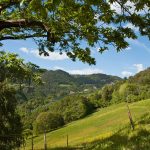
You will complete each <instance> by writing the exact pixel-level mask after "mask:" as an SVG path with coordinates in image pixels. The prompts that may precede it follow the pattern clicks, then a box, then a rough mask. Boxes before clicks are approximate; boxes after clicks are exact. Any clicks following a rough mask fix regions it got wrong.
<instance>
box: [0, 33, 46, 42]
mask: <svg viewBox="0 0 150 150" xmlns="http://www.w3.org/2000/svg"><path fill="white" fill-rule="evenodd" d="M34 37H47V35H37V34H33V35H27V36H16V37H15V36H3V37H0V41H3V40H23V39H27V38H34Z"/></svg>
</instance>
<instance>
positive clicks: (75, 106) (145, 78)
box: [18, 68, 150, 131]
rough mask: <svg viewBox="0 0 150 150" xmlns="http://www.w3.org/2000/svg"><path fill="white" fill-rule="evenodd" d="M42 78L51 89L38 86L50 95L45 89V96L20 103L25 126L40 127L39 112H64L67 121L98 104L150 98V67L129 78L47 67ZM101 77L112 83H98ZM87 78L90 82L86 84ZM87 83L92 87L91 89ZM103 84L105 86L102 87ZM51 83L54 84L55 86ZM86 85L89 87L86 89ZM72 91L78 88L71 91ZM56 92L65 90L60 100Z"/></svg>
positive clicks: (78, 116) (94, 108)
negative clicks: (76, 72)
mask: <svg viewBox="0 0 150 150" xmlns="http://www.w3.org/2000/svg"><path fill="white" fill-rule="evenodd" d="M42 78H43V81H44V83H43V84H45V86H46V87H47V88H49V90H48V89H47V88H44V87H43V89H42V86H43V85H42V86H41V89H40V88H39V89H38V90H40V91H43V92H45V91H47V93H48V94H47V95H48V96H47V97H46V92H45V97H35V98H34V97H33V98H31V99H30V100H28V101H26V102H24V103H22V104H20V105H18V111H19V112H20V114H21V115H22V120H23V122H24V127H25V128H28V127H29V126H30V124H31V123H32V124H34V126H35V130H36V121H35V120H36V119H37V117H38V115H39V114H40V113H43V112H47V115H49V113H52V114H58V116H59V115H60V116H61V117H62V119H63V122H64V123H63V124H66V123H68V122H71V121H74V120H78V119H80V118H83V117H85V116H86V115H88V114H90V113H92V112H94V111H95V110H96V109H97V108H103V107H107V106H109V105H112V104H116V103H121V102H128V103H132V102H135V101H140V100H143V99H148V98H150V84H149V79H150V68H148V69H146V70H144V71H142V72H140V73H138V74H136V75H135V76H133V77H130V78H129V79H124V80H117V81H115V80H116V79H120V78H118V77H112V76H108V75H104V74H94V75H88V76H85V75H84V76H81V75H70V74H68V73H66V72H64V71H61V70H57V71H46V72H45V73H44V74H43V76H42ZM100 79H101V80H102V82H103V81H107V82H108V81H109V82H108V83H109V84H108V83H107V84H105V85H104V83H103V84H101V85H100V86H99V87H98V84H97V83H98V82H99V83H101V82H100V81H101V80H100ZM112 79H115V80H114V81H115V82H114V81H112ZM95 81H97V82H95ZM87 82H88V84H85V83H87ZM83 83H84V84H83ZM87 85H88V86H89V87H90V88H91V89H92V90H91V89H88V88H87ZM102 85H103V87H102V88H100V87H101V86H102ZM51 86H53V88H52V87H51ZM85 86H86V88H85ZM54 87H55V88H54ZM75 87H76V88H75ZM95 87H96V88H95ZM75 89H76V90H75ZM79 89H80V90H79ZM81 89H82V90H81ZM85 89H88V90H89V91H85ZM67 90H68V91H67ZM50 91H52V92H50ZM70 91H74V92H73V93H70ZM54 92H56V94H57V93H58V94H60V92H62V93H63V96H62V97H59V100H58V99H57V98H58V97H57V96H56V97H55V98H56V99H55V98H54V95H53V94H50V93H54ZM65 92H66V93H65ZM35 93H36V92H35ZM59 96H60V95H59ZM55 128H57V126H55V127H54V128H52V129H51V128H49V129H48V131H49V130H53V129H55Z"/></svg>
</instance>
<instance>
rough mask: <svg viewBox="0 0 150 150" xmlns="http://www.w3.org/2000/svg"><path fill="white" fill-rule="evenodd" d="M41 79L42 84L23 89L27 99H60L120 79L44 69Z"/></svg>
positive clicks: (102, 75) (92, 89) (89, 90)
mask: <svg viewBox="0 0 150 150" xmlns="http://www.w3.org/2000/svg"><path fill="white" fill-rule="evenodd" d="M41 79H42V82H43V84H42V85H39V86H37V85H36V86H34V85H32V90H31V92H28V93H27V92H25V91H24V93H25V95H26V96H27V97H28V99H29V98H37V97H47V96H51V97H53V99H60V98H63V97H64V96H66V95H69V94H74V93H84V92H85V93H86V92H91V91H95V90H96V89H97V88H101V87H103V86H104V85H105V84H110V83H114V82H115V81H117V80H121V78H119V77H117V76H111V75H106V74H92V75H71V74H69V73H67V72H65V71H62V70H56V71H53V70H50V71H48V70H45V71H44V73H43V74H42V77H41Z"/></svg>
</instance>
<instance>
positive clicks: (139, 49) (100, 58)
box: [0, 4, 150, 78]
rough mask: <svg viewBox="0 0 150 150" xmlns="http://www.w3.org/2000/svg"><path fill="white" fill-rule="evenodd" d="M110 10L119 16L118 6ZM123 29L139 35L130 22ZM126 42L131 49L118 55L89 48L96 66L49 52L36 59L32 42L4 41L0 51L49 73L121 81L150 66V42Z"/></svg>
mask: <svg viewBox="0 0 150 150" xmlns="http://www.w3.org/2000/svg"><path fill="white" fill-rule="evenodd" d="M130 5H132V4H130ZM112 7H113V8H112V9H116V11H117V12H118V13H120V9H119V7H116V6H112ZM132 8H134V7H132ZM141 13H142V12H141ZM125 26H128V27H130V28H132V29H133V30H134V31H135V32H136V33H137V34H138V28H135V27H134V26H132V25H131V24H130V23H128V24H126V25H125ZM128 42H129V44H130V46H129V47H128V48H127V49H125V50H123V51H121V52H117V51H116V50H115V48H112V47H110V49H109V50H108V51H105V52H103V53H102V54H101V53H99V52H98V49H99V47H98V45H97V46H96V47H95V48H92V49H91V52H92V54H91V55H92V56H93V57H95V58H96V65H92V66H89V65H88V64H84V63H82V62H80V61H76V62H73V61H71V60H70V59H69V58H68V57H67V56H66V54H63V55H60V54H59V53H58V52H53V53H50V56H49V57H44V56H39V55H38V51H37V48H38V46H37V45H36V44H35V43H34V41H33V40H32V39H30V40H26V41H25V40H17V41H13V40H12V41H11V40H8V41H4V42H3V47H1V49H0V50H5V51H9V52H14V53H17V54H19V56H20V57H21V58H23V59H24V60H25V62H29V61H30V62H32V63H34V64H37V65H39V66H40V67H42V68H46V69H48V70H57V69H61V70H64V71H66V72H68V73H70V74H94V73H104V74H109V75H116V76H120V77H122V78H124V77H129V76H133V75H134V74H136V73H138V72H140V71H142V70H144V69H146V68H148V67H150V41H149V39H148V38H147V37H142V36H140V35H139V37H138V39H136V40H131V39H128ZM83 46H84V45H83Z"/></svg>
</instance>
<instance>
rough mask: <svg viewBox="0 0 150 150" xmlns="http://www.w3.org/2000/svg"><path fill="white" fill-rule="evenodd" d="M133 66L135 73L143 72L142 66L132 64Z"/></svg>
mask: <svg viewBox="0 0 150 150" xmlns="http://www.w3.org/2000/svg"><path fill="white" fill-rule="evenodd" d="M133 66H134V67H135V68H136V70H137V73H138V72H140V71H143V70H144V66H143V64H134V65H133Z"/></svg>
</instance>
